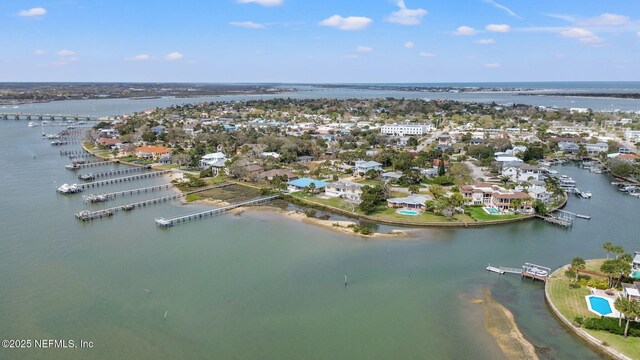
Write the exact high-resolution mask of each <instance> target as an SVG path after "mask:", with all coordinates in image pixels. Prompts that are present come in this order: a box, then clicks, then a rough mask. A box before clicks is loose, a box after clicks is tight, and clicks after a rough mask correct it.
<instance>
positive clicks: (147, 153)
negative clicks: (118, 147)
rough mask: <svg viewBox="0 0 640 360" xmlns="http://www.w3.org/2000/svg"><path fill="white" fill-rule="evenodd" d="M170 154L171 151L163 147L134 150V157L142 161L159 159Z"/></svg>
mask: <svg viewBox="0 0 640 360" xmlns="http://www.w3.org/2000/svg"><path fill="white" fill-rule="evenodd" d="M170 153H171V149H169V148H168V147H164V146H140V147H137V148H136V156H138V157H141V158H143V159H154V160H155V159H159V158H160V157H161V156H163V155H168V154H170Z"/></svg>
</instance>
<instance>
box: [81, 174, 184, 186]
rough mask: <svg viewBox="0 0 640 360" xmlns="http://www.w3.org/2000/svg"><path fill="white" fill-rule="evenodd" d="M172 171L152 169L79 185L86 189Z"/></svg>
mask: <svg viewBox="0 0 640 360" xmlns="http://www.w3.org/2000/svg"><path fill="white" fill-rule="evenodd" d="M171 172H172V171H171V170H163V171H152V172H147V173H144V174H137V175H131V176H123V177H119V178H113V179H106V180H98V181H93V182H88V183H84V184H77V185H78V187H79V188H81V189H83V190H84V189H88V188H93V187H98V186H104V185H109V184H116V183H121V182H125V181H131V180H138V179H147V178H152V177H157V176H162V175H166V174H169V173H171Z"/></svg>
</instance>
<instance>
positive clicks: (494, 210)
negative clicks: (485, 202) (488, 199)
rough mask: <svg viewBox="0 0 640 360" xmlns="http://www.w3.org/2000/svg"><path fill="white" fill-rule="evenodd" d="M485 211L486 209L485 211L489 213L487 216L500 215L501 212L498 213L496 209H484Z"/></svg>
mask: <svg viewBox="0 0 640 360" xmlns="http://www.w3.org/2000/svg"><path fill="white" fill-rule="evenodd" d="M483 209H484V211H486V212H487V214H490V215H499V214H500V211H498V209H494V208H490V207H484V208H483Z"/></svg>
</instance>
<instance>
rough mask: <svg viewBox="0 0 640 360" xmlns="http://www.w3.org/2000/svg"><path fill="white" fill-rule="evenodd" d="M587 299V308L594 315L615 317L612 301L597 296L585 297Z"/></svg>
mask: <svg viewBox="0 0 640 360" xmlns="http://www.w3.org/2000/svg"><path fill="white" fill-rule="evenodd" d="M585 298H586V300H587V307H588V308H589V311H591V312H592V313H596V314H598V315H600V316H607V317H611V316H613V315H614V311H613V310H612V309H613V305H612V304H611V301H610V300H609V299H606V298H603V297H601V296H596V295H589V296H585ZM616 313H617V311H616ZM616 316H617V315H616Z"/></svg>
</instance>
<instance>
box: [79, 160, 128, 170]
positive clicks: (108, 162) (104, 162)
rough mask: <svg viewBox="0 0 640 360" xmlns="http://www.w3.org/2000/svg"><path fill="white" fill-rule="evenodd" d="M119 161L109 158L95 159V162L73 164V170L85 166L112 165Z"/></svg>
mask: <svg viewBox="0 0 640 360" xmlns="http://www.w3.org/2000/svg"><path fill="white" fill-rule="evenodd" d="M117 163H118V161H113V160H107V161H94V162H87V163H84V164H75V163H74V164H73V165H74V166H73V170H77V169H83V168H88V167H94V166H104V165H111V164H117Z"/></svg>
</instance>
